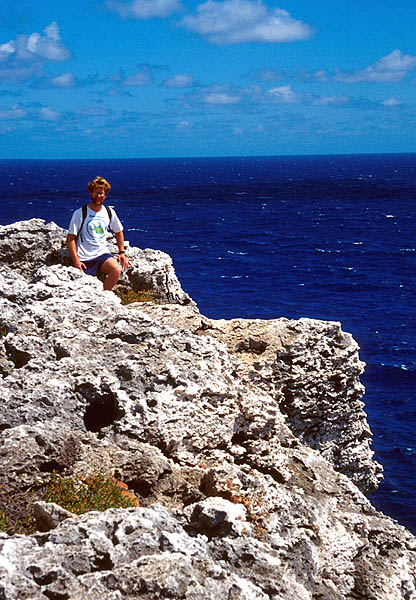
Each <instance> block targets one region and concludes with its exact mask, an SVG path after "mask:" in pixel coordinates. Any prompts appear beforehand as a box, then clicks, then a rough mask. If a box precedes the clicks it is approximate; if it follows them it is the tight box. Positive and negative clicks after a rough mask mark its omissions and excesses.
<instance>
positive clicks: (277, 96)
mask: <svg viewBox="0 0 416 600" xmlns="http://www.w3.org/2000/svg"><path fill="white" fill-rule="evenodd" d="M267 94H268V95H269V97H270V98H272V99H273V101H274V102H279V103H282V104H296V103H298V102H300V97H299V96H298V94H296V92H294V91H293V89H292V88H291V86H290V85H282V86H280V87H275V88H272V89H270V90H268V92H267Z"/></svg>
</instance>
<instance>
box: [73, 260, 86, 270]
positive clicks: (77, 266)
mask: <svg viewBox="0 0 416 600" xmlns="http://www.w3.org/2000/svg"><path fill="white" fill-rule="evenodd" d="M74 267H75V268H76V269H79V270H80V271H82V272H84V270H85V269H86V268H87V265H85V264H84V263H83V262H81V261H77V262H76V263H75V264H74Z"/></svg>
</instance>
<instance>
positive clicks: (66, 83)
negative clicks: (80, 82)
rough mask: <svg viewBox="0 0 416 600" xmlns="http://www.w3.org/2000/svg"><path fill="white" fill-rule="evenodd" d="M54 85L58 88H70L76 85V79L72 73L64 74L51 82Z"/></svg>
mask: <svg viewBox="0 0 416 600" xmlns="http://www.w3.org/2000/svg"><path fill="white" fill-rule="evenodd" d="M51 83H52V85H55V86H56V87H58V88H70V87H74V85H75V77H74V76H73V75H72V73H62V75H58V76H57V77H54V78H53V79H52V80H51Z"/></svg>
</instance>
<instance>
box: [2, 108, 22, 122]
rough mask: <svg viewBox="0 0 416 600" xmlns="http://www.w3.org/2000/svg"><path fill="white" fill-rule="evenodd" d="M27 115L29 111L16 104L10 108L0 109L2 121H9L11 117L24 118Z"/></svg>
mask: <svg viewBox="0 0 416 600" xmlns="http://www.w3.org/2000/svg"><path fill="white" fill-rule="evenodd" d="M26 116H27V112H26V111H25V109H24V108H22V107H21V106H19V105H18V104H15V105H14V106H12V107H11V108H9V109H6V110H0V120H1V121H9V120H11V119H13V120H15V119H24V118H25V117H26Z"/></svg>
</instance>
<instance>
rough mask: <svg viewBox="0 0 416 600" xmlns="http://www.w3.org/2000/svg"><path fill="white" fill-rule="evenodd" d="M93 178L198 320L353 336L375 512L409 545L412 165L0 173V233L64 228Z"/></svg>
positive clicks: (42, 167) (348, 162)
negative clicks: (105, 186) (304, 321)
mask: <svg viewBox="0 0 416 600" xmlns="http://www.w3.org/2000/svg"><path fill="white" fill-rule="evenodd" d="M95 175H103V176H104V177H106V178H107V179H109V180H110V181H111V184H112V186H113V189H112V191H111V195H110V197H109V199H108V204H110V205H113V206H115V208H116V209H117V212H118V214H119V216H120V218H121V219H122V221H123V223H124V226H125V235H126V238H127V239H128V240H129V241H130V243H131V244H132V245H135V246H139V247H142V248H145V247H151V248H158V249H161V250H164V251H165V252H168V253H169V254H170V255H171V256H172V258H173V261H174V265H175V268H176V272H177V274H178V276H179V279H180V281H181V283H182V286H183V288H184V289H185V290H186V291H187V292H188V293H189V294H190V295H191V296H192V298H194V299H195V300H196V302H197V303H198V306H199V308H200V310H201V312H202V313H204V314H205V315H207V316H209V317H212V318H233V317H246V318H263V319H271V318H277V317H281V316H285V317H288V318H292V319H297V318H300V317H311V318H317V319H329V320H336V321H340V322H341V323H342V326H343V329H344V330H345V331H349V332H351V333H352V334H353V336H354V337H355V339H356V340H357V341H358V343H359V345H360V347H361V359H362V360H364V361H365V362H366V363H367V368H366V372H365V375H364V376H363V378H362V380H363V383H364V385H365V386H366V395H365V397H364V401H365V404H366V411H367V413H368V420H369V423H370V426H371V429H372V431H373V434H374V440H373V449H374V450H375V452H376V459H377V460H378V461H379V462H381V463H382V464H383V466H384V469H385V481H384V483H383V484H382V485H381V487H380V488H379V490H378V491H377V492H376V493H375V494H373V495H372V497H371V499H372V502H373V504H374V505H375V506H376V507H377V508H378V509H380V510H382V511H383V512H384V513H386V514H388V515H390V516H392V517H393V518H395V519H397V520H398V521H399V522H400V523H402V524H403V525H405V526H406V527H408V528H409V529H410V530H411V531H413V533H416V502H415V495H416V439H415V429H416V412H415V401H416V335H415V334H416V304H415V301H416V237H415V236H416V207H415V198H416V154H395V155H351V156H308V157H305V156H304V157H300V156H292V157H252V158H247V157H245V158H195V159H192V158H186V159H179V158H178V159H163V160H161V159H146V160H145V159H140V160H139V159H138V160H128V159H126V160H78V161H67V160H60V161H45V160H39V161H33V160H26V161H14V160H13V161H12V160H10V161H0V224H2V225H5V224H7V223H11V222H13V221H17V220H22V219H29V218H32V217H39V218H42V219H45V220H46V221H51V220H53V221H55V222H56V223H58V225H60V226H62V227H65V228H66V227H67V226H68V223H69V219H70V216H71V213H72V210H73V209H74V208H76V207H78V206H81V205H82V204H84V203H86V202H87V201H88V195H87V192H86V184H87V182H88V181H90V180H91V179H92V178H93V177H94V176H95Z"/></svg>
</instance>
